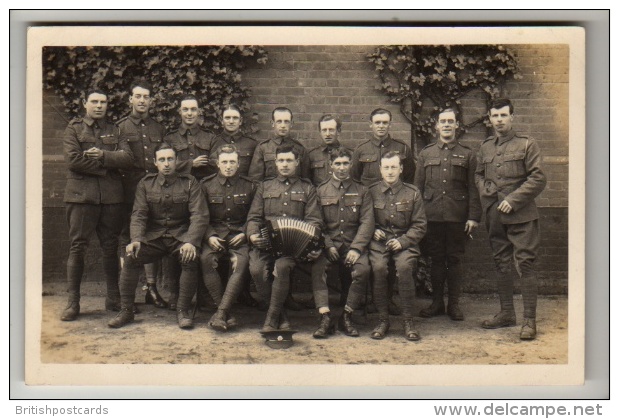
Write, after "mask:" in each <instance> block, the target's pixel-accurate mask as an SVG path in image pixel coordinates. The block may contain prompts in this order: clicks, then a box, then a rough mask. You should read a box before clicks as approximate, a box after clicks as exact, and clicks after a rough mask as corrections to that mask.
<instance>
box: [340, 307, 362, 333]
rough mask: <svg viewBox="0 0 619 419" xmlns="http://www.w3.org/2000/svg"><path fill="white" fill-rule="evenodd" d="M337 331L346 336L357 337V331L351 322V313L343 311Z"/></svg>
mask: <svg viewBox="0 0 619 419" xmlns="http://www.w3.org/2000/svg"><path fill="white" fill-rule="evenodd" d="M338 329H340V330H341V331H342V332H344V334H345V335H346V336H352V337H357V336H359V331H358V330H357V328H356V327H355V326H354V325H353V322H352V313H351V312H349V311H347V310H344V312H343V313H342V315H341V316H340V320H339V321H338Z"/></svg>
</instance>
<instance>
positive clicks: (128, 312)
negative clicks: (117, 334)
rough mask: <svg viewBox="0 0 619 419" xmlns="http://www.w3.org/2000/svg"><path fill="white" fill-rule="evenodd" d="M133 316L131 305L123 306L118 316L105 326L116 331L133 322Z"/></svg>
mask: <svg viewBox="0 0 619 419" xmlns="http://www.w3.org/2000/svg"><path fill="white" fill-rule="evenodd" d="M134 318H135V316H134V314H133V305H130V306H129V305H123V307H122V308H121V309H120V311H119V312H118V314H117V315H116V316H115V317H114V318H113V319H112V320H110V321H109V322H108V323H107V325H108V326H109V327H113V328H114V329H118V328H120V327H123V326H124V325H126V324H129V323H131V322H133V320H134Z"/></svg>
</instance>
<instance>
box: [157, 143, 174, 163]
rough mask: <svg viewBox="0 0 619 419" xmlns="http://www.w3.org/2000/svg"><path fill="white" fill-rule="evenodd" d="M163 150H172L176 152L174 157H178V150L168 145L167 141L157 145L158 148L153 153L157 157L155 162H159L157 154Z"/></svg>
mask: <svg viewBox="0 0 619 419" xmlns="http://www.w3.org/2000/svg"><path fill="white" fill-rule="evenodd" d="M161 150H172V151H174V156H175V157H176V156H177V154H176V149H175V148H174V147H172V146H171V145H170V144H168V143H166V142H165V141H162V142H161V143H159V144H157V146H155V151H154V152H153V156H154V157H155V160H157V152H158V151H161Z"/></svg>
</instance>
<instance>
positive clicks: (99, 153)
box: [84, 147, 103, 159]
mask: <svg viewBox="0 0 619 419" xmlns="http://www.w3.org/2000/svg"><path fill="white" fill-rule="evenodd" d="M84 157H88V158H89V159H100V158H102V157H103V150H100V149H98V148H97V147H90V148H89V149H88V150H86V151H84Z"/></svg>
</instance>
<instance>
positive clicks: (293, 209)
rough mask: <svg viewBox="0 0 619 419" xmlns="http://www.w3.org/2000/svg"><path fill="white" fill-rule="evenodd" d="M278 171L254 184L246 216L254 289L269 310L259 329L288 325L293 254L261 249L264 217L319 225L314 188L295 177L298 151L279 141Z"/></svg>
mask: <svg viewBox="0 0 619 419" xmlns="http://www.w3.org/2000/svg"><path fill="white" fill-rule="evenodd" d="M275 155H276V160H275V164H276V167H277V172H278V175H277V177H275V178H273V179H267V180H265V181H264V182H262V183H261V184H260V185H259V186H258V190H257V191H256V195H255V196H254V200H253V202H252V204H251V209H250V211H249V215H248V217H247V236H248V237H249V240H250V242H251V244H252V246H253V247H254V248H253V249H252V251H251V252H250V256H249V257H250V271H251V274H252V277H253V278H254V282H255V284H256V286H257V287H258V288H259V290H258V292H259V293H260V294H261V296H262V297H263V298H264V300H265V301H269V302H270V304H269V310H268V312H267V317H266V320H265V322H264V327H263V328H262V331H264V332H269V331H273V330H278V329H289V328H290V323H289V321H288V318H287V316H286V312H285V310H284V309H283V306H284V301H285V299H286V296H287V295H288V291H289V289H290V273H291V271H292V269H293V268H294V267H295V265H296V261H295V259H294V258H292V257H290V256H282V257H280V258H278V259H275V260H273V257H272V256H271V255H270V254H269V253H267V252H266V251H265V250H264V249H266V247H267V244H268V243H267V240H266V239H264V238H262V237H261V236H260V228H261V226H262V225H263V224H264V222H265V220H274V219H276V218H280V217H290V218H295V219H298V220H303V221H305V222H307V223H309V224H312V225H313V226H315V227H318V228H321V227H322V218H321V216H320V209H319V208H318V198H317V196H316V189H315V188H314V187H313V186H312V184H311V183H310V182H309V180H307V179H304V178H300V177H298V175H297V174H296V173H297V168H298V166H299V154H298V152H297V149H296V147H294V146H293V145H289V144H286V145H281V146H279V147H277V149H276V150H275ZM318 256H320V251H313V252H312V253H310V256H309V259H310V260H316V258H318ZM271 264H273V265H274V270H273V277H274V280H273V285H272V286H271V284H270V280H269V276H270V274H269V272H268V269H267V267H268V266H269V265H271Z"/></svg>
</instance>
